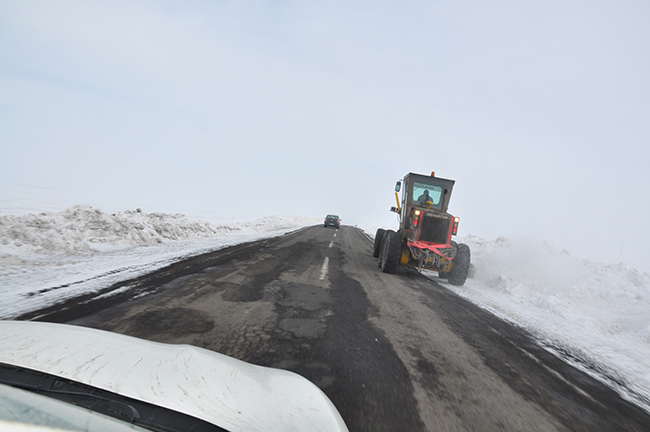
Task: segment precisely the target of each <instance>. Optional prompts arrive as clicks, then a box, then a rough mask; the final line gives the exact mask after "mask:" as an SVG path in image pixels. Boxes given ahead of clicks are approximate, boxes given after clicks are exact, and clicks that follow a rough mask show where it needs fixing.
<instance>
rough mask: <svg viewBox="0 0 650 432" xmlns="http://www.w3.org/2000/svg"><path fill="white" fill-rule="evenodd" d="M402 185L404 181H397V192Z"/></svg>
mask: <svg viewBox="0 0 650 432" xmlns="http://www.w3.org/2000/svg"><path fill="white" fill-rule="evenodd" d="M401 186H402V183H401V182H397V184H395V192H399V189H400V187H401Z"/></svg>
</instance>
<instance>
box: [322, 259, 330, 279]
mask: <svg viewBox="0 0 650 432" xmlns="http://www.w3.org/2000/svg"><path fill="white" fill-rule="evenodd" d="M329 265H330V258H329V257H325V261H323V267H322V268H321V269H320V280H324V279H325V277H326V276H327V268H328V267H329Z"/></svg>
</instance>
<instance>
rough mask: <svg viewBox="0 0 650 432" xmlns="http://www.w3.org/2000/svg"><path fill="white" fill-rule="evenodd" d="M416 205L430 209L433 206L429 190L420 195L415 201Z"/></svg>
mask: <svg viewBox="0 0 650 432" xmlns="http://www.w3.org/2000/svg"><path fill="white" fill-rule="evenodd" d="M417 203H418V204H419V205H421V206H424V207H427V208H431V206H432V205H433V199H432V198H431V197H430V196H429V190H428V189H425V190H424V193H423V194H422V195H420V197H419V198H418V200H417Z"/></svg>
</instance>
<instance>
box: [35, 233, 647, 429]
mask: <svg viewBox="0 0 650 432" xmlns="http://www.w3.org/2000/svg"><path fill="white" fill-rule="evenodd" d="M371 248H372V243H371V241H370V239H369V238H368V237H367V236H366V235H364V234H363V233H362V232H361V231H360V230H358V229H356V228H353V227H348V226H343V227H342V228H341V229H334V228H323V227H322V226H318V227H310V228H306V229H302V230H300V231H297V232H295V233H292V234H288V235H285V236H281V237H277V238H272V239H267V240H263V241H258V242H253V243H247V244H244V245H239V246H235V247H231V248H227V249H223V250H220V251H216V252H212V253H209V254H204V255H200V256H197V257H193V258H190V259H188V260H185V261H182V262H179V263H176V264H174V265H172V266H169V267H168V268H165V269H161V270H159V271H157V272H155V273H152V274H150V275H146V276H143V277H140V278H137V279H134V280H131V281H126V282H124V283H122V284H117V285H115V286H113V287H107V288H106V290H104V291H102V292H101V293H99V294H94V295H90V296H85V297H83V298H78V299H75V300H74V301H70V302H67V303H66V304H61V305H56V306H53V307H51V308H48V309H46V310H42V311H38V312H36V313H34V314H31V315H25V316H23V317H22V318H23V319H30V318H35V317H37V316H39V315H40V317H39V318H37V319H39V320H44V321H52V322H69V323H72V324H77V325H83V326H89V327H94V328H100V329H105V330H110V331H114V332H118V333H124V334H128V335H132V336H137V337H141V338H144V339H149V340H154V341H158V342H167V343H187V344H192V345H196V346H200V347H203V348H207V349H210V350H214V351H217V352H220V353H223V354H227V355H230V356H233V357H235V358H238V359H241V360H245V361H248V362H251V363H254V364H259V365H263V366H272V367H277V368H283V369H288V370H291V371H294V372H297V373H299V374H301V375H303V376H304V377H306V378H308V379H309V380H311V381H312V382H314V383H315V384H316V385H318V386H319V387H320V388H321V389H322V390H323V391H324V392H325V393H326V394H327V395H328V396H329V397H330V399H331V400H332V402H334V404H335V405H336V407H337V408H338V409H339V411H340V412H341V415H342V416H343V418H344V420H345V421H346V423H347V425H348V427H349V429H350V430H351V431H409V432H412V431H527V432H530V431H589V432H593V431H612V432H613V431H650V415H648V413H646V412H645V411H643V410H642V409H640V408H638V407H636V406H635V405H632V404H630V403H628V402H626V401H625V400H623V399H621V398H620V397H619V396H618V394H616V393H615V392H614V391H612V390H611V389H609V388H608V387H606V386H604V385H602V384H600V383H599V382H597V381H595V380H594V379H592V378H591V377H589V376H588V375H586V374H584V373H582V372H580V371H579V370H577V369H575V368H573V367H571V366H569V365H567V364H566V363H564V362H563V361H561V360H560V359H558V358H557V357H555V356H554V355H552V354H550V353H549V352H548V351H546V350H544V349H543V348H541V347H540V346H539V345H538V344H537V343H536V341H535V340H534V339H533V338H532V337H531V336H530V335H528V334H527V333H525V332H524V331H522V330H521V329H518V328H515V327H513V326H511V325H510V324H508V323H505V322H503V321H501V320H500V319H498V318H497V317H495V316H493V315H491V314H490V313H487V312H485V311H484V310H482V309H480V308H478V307H476V306H474V305H473V304H471V303H469V302H467V301H466V300H464V299H462V298H460V297H458V296H457V295H455V294H454V293H452V292H450V291H448V290H447V289H446V288H444V287H443V286H441V285H438V284H437V283H436V282H435V281H433V280H431V279H429V278H427V277H425V276H423V275H421V274H420V273H418V272H417V271H415V270H412V269H406V268H404V269H401V270H400V271H398V273H397V274H394V275H389V274H384V273H381V272H380V271H379V269H378V268H377V264H376V260H375V259H374V258H373V257H372V250H371ZM123 287H128V289H126V290H123V291H120V293H119V294H117V295H114V296H109V297H102V299H101V300H98V299H97V297H98V296H99V295H101V294H107V293H110V292H113V291H116V290H118V289H121V288H123Z"/></svg>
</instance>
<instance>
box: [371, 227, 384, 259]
mask: <svg viewBox="0 0 650 432" xmlns="http://www.w3.org/2000/svg"><path fill="white" fill-rule="evenodd" d="M385 233H386V230H384V229H383V228H379V229H378V230H377V233H376V234H375V248H374V249H373V251H372V256H374V257H375V258H378V257H379V252H381V243H382V241H383V240H384V234H385Z"/></svg>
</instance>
